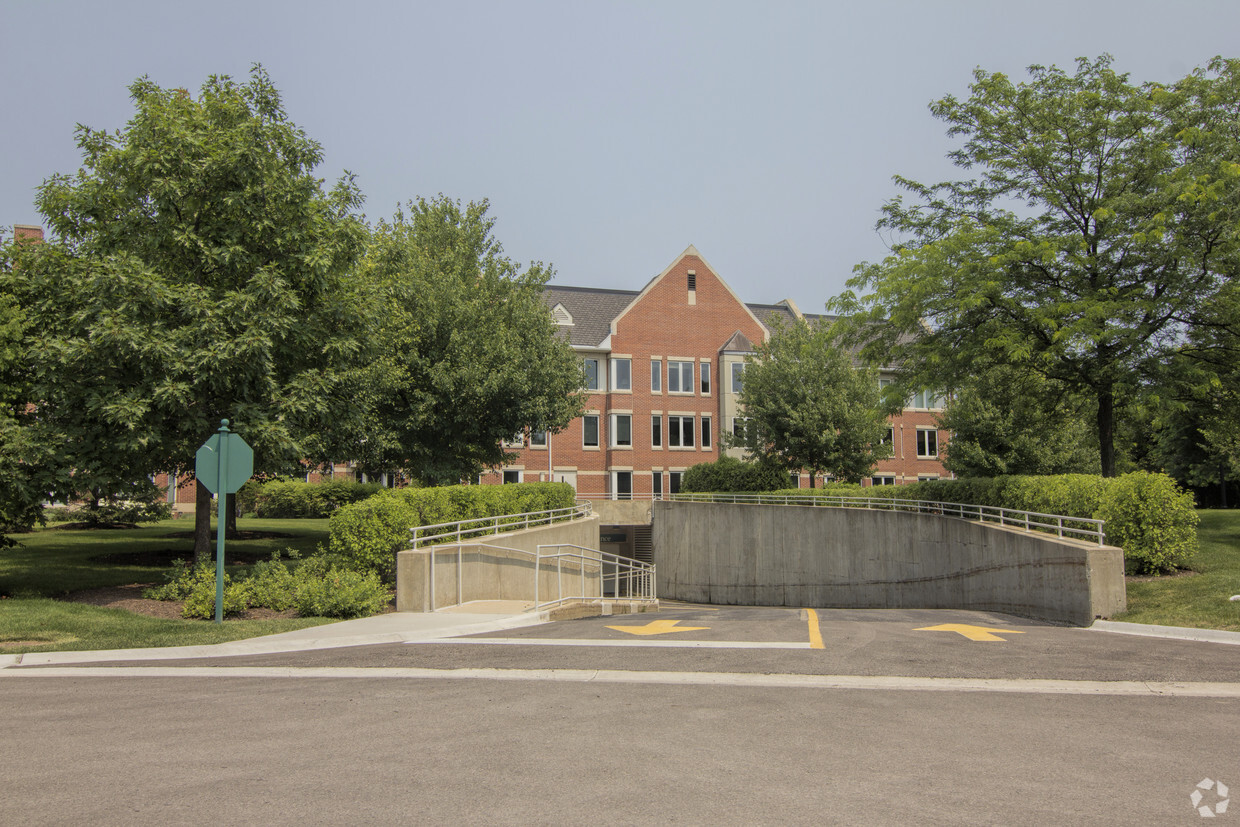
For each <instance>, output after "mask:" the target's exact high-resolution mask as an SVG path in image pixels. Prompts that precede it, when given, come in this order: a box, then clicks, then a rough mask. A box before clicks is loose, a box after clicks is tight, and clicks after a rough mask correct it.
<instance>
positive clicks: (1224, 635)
mask: <svg viewBox="0 0 1240 827" xmlns="http://www.w3.org/2000/svg"><path fill="white" fill-rule="evenodd" d="M1087 631H1093V632H1113V633H1115V634H1117V635H1136V636H1138V637H1160V638H1167V639H1170V640H1192V641H1197V642H1198V643H1226V644H1230V645H1232V646H1240V632H1224V631H1223V630H1221V629H1190V628H1188V627H1185V626H1154V625H1151V624H1148V623H1121V622H1119V621H1117V620H1095V621H1094V623H1093V625H1092V626H1089V627H1087Z"/></svg>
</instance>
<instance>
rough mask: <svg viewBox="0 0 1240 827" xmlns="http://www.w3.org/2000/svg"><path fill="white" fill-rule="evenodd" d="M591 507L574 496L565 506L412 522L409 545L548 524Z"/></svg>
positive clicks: (585, 512) (584, 514) (583, 514)
mask: <svg viewBox="0 0 1240 827" xmlns="http://www.w3.org/2000/svg"><path fill="white" fill-rule="evenodd" d="M593 513H594V507H593V506H592V505H591V504H590V502H589V501H588V500H578V501H577V504H576V505H571V506H567V507H565V508H552V509H549V510H547V511H526V512H522V513H520V514H496V515H493V516H490V517H471V518H470V519H468V520H456V521H454V522H450V523H431V524H430V525H421V526H414V527H413V528H411V529H409V531H410V533H411V534H412V535H413V540H412V542H413V545H412V548H417V547H418V546H419V545H426V544H428V543H430V542H432V541H436V540H438V541H443V540H456V542H458V543H459V542H460V541H461V540H462V539H464V538H465V537H466V536H469V537H485V536H487V535H490V534H499V533H500V529H501V528H502V529H503V530H504V531H514V530H516V529H518V528H529V527H530V526H531V525H550V524H551V523H556V522H560V521H562V520H574V519H577V518H579V517H589V516H590V515H591V514H593ZM433 528H438V529H447V530H446V531H441V532H440V533H438V534H426V533H424V532H426V531H428V530H429V529H433Z"/></svg>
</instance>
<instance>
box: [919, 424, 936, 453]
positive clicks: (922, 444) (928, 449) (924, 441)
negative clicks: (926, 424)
mask: <svg viewBox="0 0 1240 827" xmlns="http://www.w3.org/2000/svg"><path fill="white" fill-rule="evenodd" d="M938 455H939V432H938V431H937V430H935V429H934V428H918V429H917V457H918V459H934V458H935V457H937V456H938Z"/></svg>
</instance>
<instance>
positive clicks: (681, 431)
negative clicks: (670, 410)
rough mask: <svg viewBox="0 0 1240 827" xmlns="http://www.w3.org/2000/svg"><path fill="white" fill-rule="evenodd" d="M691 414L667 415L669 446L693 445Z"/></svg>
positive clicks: (692, 418)
mask: <svg viewBox="0 0 1240 827" xmlns="http://www.w3.org/2000/svg"><path fill="white" fill-rule="evenodd" d="M694 419H695V417H692V416H669V417H668V418H667V446H668V447H669V448H692V447H693V426H694V424H695V423H694V422H693V420H694Z"/></svg>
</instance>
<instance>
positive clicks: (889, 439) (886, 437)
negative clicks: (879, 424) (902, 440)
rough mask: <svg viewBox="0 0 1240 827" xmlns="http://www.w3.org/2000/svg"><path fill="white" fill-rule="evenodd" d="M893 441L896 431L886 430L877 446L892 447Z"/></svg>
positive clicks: (892, 429) (893, 429)
mask: <svg viewBox="0 0 1240 827" xmlns="http://www.w3.org/2000/svg"><path fill="white" fill-rule="evenodd" d="M895 441H896V429H895V428H888V429H887V432H886V433H885V434H883V438H882V439H880V440H879V441H878V444H879V445H894V444H895Z"/></svg>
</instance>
